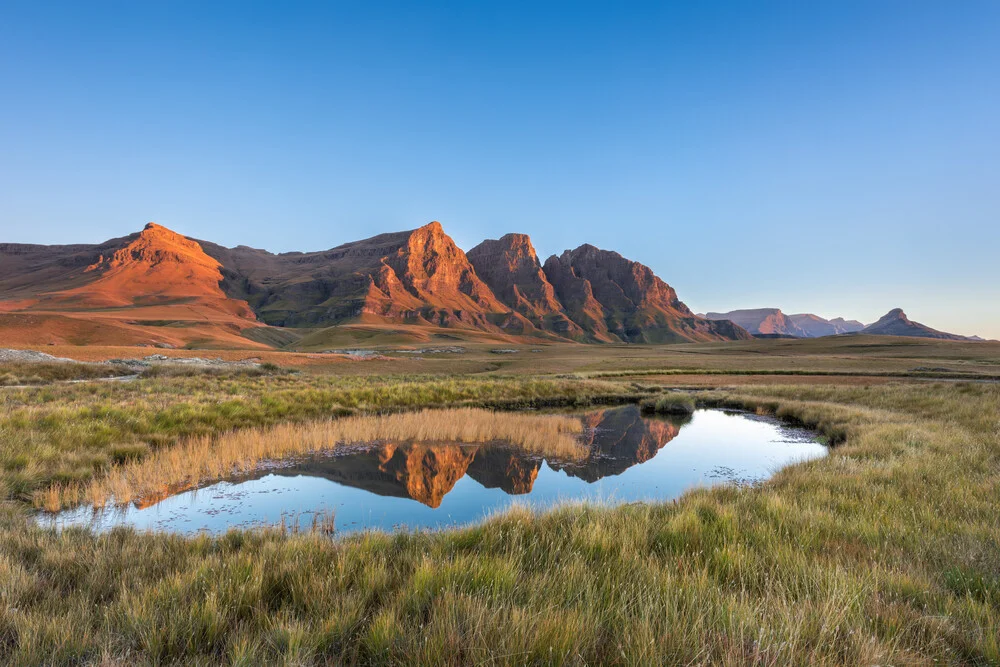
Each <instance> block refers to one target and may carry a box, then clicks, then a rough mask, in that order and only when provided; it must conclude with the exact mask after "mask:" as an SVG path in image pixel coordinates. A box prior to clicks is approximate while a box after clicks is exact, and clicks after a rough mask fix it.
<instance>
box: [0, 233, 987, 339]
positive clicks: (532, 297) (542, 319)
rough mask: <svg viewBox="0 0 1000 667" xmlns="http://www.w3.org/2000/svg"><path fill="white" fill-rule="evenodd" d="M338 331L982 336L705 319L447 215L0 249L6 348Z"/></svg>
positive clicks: (625, 281)
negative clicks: (343, 230)
mask: <svg viewBox="0 0 1000 667" xmlns="http://www.w3.org/2000/svg"><path fill="white" fill-rule="evenodd" d="M345 331H346V332H348V334H349V335H348V338H347V339H348V340H367V341H371V340H376V339H378V336H380V335H381V336H383V339H384V337H385V336H387V335H389V336H394V337H395V338H394V339H393V340H400V341H410V340H432V339H439V340H454V339H456V338H463V339H465V338H469V339H476V340H484V341H493V342H501V341H502V342H514V341H523V340H528V339H530V340H536V341H574V342H579V343H678V342H710V341H733V340H749V339H751V338H753V337H765V338H766V337H779V338H780V337H795V338H814V337H818V336H829V335H837V334H852V333H866V334H873V335H893V336H917V337H923V338H936V339H942V340H975V339H974V338H966V337H963V336H957V335H955V334H948V333H944V332H941V331H937V330H935V329H931V328H930V327H927V326H925V325H922V324H919V323H917V322H913V321H911V320H909V319H908V318H907V317H906V315H905V313H903V311H902V310H900V309H896V310H893V311H891V312H890V313H888V314H887V315H886V316H885V317H883V318H881V319H880V320H879V321H878V322H875V323H874V324H871V325H869V326H867V327H866V326H865V325H863V324H862V323H861V322H858V321H856V320H845V319H844V318H839V317H838V318H835V319H832V320H827V319H824V318H822V317H819V316H817V315H812V314H795V315H785V314H784V313H783V312H782V311H781V310H780V309H778V308H759V309H754V310H736V311H731V312H728V313H714V312H710V313H707V314H706V315H704V316H701V315H696V314H695V313H693V312H692V311H691V310H690V309H689V308H688V307H687V306H686V305H685V304H684V303H683V302H682V301H681V300H680V299H679V298H678V296H677V293H676V292H675V291H674V289H673V288H672V287H670V285H668V284H667V283H665V282H664V281H663V280H661V279H660V278H659V277H658V276H656V275H655V274H654V273H653V271H652V270H651V269H650V268H649V267H647V266H644V265H643V264H640V263H639V262H635V261H632V260H629V259H627V258H625V257H622V256H621V255H619V254H618V253H616V252H612V251H609V250H602V249H600V248H597V247H595V246H592V245H589V244H584V245H581V246H580V247H578V248H576V249H574V250H566V251H564V252H563V253H562V254H560V255H552V256H551V257H549V258H548V259H546V260H545V262H544V263H543V262H541V261H540V260H539V258H538V255H537V253H536V252H535V249H534V247H533V246H532V244H531V239H530V238H529V237H528V236H527V235H525V234H507V235H505V236H502V237H500V238H499V239H491V240H486V241H483V242H482V243H480V244H479V245H477V246H476V247H474V248H472V249H471V250H469V252H468V253H465V252H463V251H462V249H461V248H459V247H458V246H457V245H456V244H455V242H454V241H453V240H452V239H451V237H450V236H448V235H447V234H446V233H445V231H444V229H443V228H442V226H441V224H440V223H438V222H431V223H429V224H426V225H424V226H422V227H419V228H417V229H414V230H410V231H405V232H395V233H390V234H380V235H378V236H373V237H371V238H368V239H364V240H361V241H353V242H351V243H345V244H343V245H340V246H337V247H335V248H331V249H330V250H324V251H320V252H305V253H304V252H286V253H280V254H275V253H271V252H268V251H266V250H260V249H256V248H250V247H248V246H237V247H235V248H227V247H224V246H221V245H218V244H215V243H211V242H209V241H202V240H197V239H192V238H188V237H185V236H182V235H180V234H177V233H176V232H173V231H171V230H169V229H167V228H166V227H163V226H161V225H157V224H155V223H149V224H147V225H146V226H145V227H144V228H143V229H142V230H141V231H139V232H136V233H134V234H130V235H128V236H125V237H121V238H117V239H111V240H109V241H105V242H104V243H99V244H93V245H86V244H77V245H51V246H46V245H30V244H13V243H8V244H0V342H3V343H4V344H8V345H18V344H20V345H39V344H45V343H51V344H57V343H62V344H77V345H79V344H101V345H152V346H161V347H179V346H187V347H260V348H271V347H289V346H292V347H297V348H299V349H316V348H322V347H324V346H327V343H328V342H329V341H330V340H334V339H337V338H336V337H337V336H340V335H342V334H343V332H345ZM350 336H354V338H351V337H350Z"/></svg>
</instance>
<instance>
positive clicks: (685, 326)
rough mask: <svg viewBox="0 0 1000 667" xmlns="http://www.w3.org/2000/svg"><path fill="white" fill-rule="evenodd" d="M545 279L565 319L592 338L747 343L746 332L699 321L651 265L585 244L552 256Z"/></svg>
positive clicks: (723, 325)
mask: <svg viewBox="0 0 1000 667" xmlns="http://www.w3.org/2000/svg"><path fill="white" fill-rule="evenodd" d="M544 271H545V276H546V278H548V281H549V282H550V283H551V284H552V286H553V287H554V288H555V293H556V297H557V298H558V299H559V300H560V301H561V302H562V304H563V306H564V307H565V309H566V314H567V316H568V317H569V318H570V319H571V320H573V321H574V322H576V323H577V324H578V325H579V326H580V327H581V328H582V329H583V330H584V331H586V332H587V334H588V335H589V336H591V337H592V338H593V339H594V340H598V341H606V342H610V341H624V342H628V343H670V342H680V341H711V340H745V339H748V338H749V337H750V334H748V333H747V332H746V331H745V330H744V329H742V328H740V327H739V326H737V325H735V324H733V323H732V322H727V321H719V322H716V321H712V320H707V319H704V318H701V317H698V316H697V315H695V314H694V313H692V312H691V310H690V309H689V308H688V307H687V306H686V305H684V304H683V303H682V302H681V301H680V300H679V299H678V298H677V293H676V292H675V291H674V290H673V288H672V287H670V285H668V284H666V283H665V282H663V281H662V280H660V278H658V277H657V276H656V275H655V274H654V273H653V272H652V270H650V268H649V267H647V266H645V265H643V264H640V263H638V262H633V261H631V260H628V259H626V258H624V257H622V256H621V255H619V254H618V253H616V252H611V251H608V250H601V249H600V248H595V247H594V246H592V245H582V246H580V247H579V248H577V249H576V250H567V251H565V252H563V254H562V255H560V256H558V257H557V256H555V255H553V256H552V257H549V259H548V260H546V262H545V266H544Z"/></svg>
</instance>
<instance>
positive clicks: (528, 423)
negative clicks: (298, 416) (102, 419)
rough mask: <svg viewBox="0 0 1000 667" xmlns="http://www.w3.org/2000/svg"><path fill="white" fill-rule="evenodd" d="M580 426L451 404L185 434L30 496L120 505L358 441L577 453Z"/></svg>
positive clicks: (51, 503)
mask: <svg viewBox="0 0 1000 667" xmlns="http://www.w3.org/2000/svg"><path fill="white" fill-rule="evenodd" d="M582 428H583V427H582V425H581V423H580V420H579V419H575V418H572V417H568V416H559V415H525V414H517V413H503V412H492V411H489V410H482V409H478V408H453V409H445V410H421V411H419V412H401V413H396V414H389V415H361V416H353V417H345V418H342V419H327V420H322V421H313V422H307V423H299V424H295V423H292V424H280V425H278V426H272V427H268V428H262V429H244V430H239V431H233V432H230V433H225V434H223V435H221V436H217V437H213V436H198V437H193V438H189V439H187V440H184V441H182V442H181V443H179V444H178V445H176V446H173V447H167V448H163V449H160V450H158V451H156V452H154V453H153V454H151V455H149V456H147V457H145V458H142V459H132V460H126V462H125V463H123V464H121V465H117V466H114V467H112V468H111V469H110V470H109V472H108V473H107V474H106V475H104V476H102V477H99V478H95V479H93V480H91V481H90V482H88V483H86V484H79V483H70V484H56V485H52V486H50V487H48V488H46V489H44V490H42V491H40V492H38V493H36V494H35V505H36V506H39V507H43V508H45V509H47V510H49V511H56V510H59V509H61V508H63V507H67V506H70V505H75V504H79V503H87V504H92V505H94V506H95V507H103V506H104V505H106V504H107V503H109V502H113V503H114V504H117V505H122V504H127V503H130V502H132V501H137V500H142V499H146V498H149V497H151V496H164V495H170V494H171V493H175V492H177V491H180V490H183V489H190V488H195V487H198V486H200V485H202V484H204V483H206V482H210V481H215V480H219V479H224V478H226V477H229V476H232V475H235V474H240V473H247V472H250V471H252V470H253V469H255V468H256V467H258V466H259V465H260V464H261V463H262V462H263V461H267V460H273V459H278V458H283V457H289V456H295V455H301V454H306V453H309V452H315V451H319V450H324V449H332V448H334V447H339V446H345V445H354V444H359V443H372V442H385V441H418V442H453V443H461V444H472V443H487V442H504V443H507V444H509V445H511V446H514V447H517V448H519V449H521V450H522V451H526V452H531V453H535V454H545V455H549V456H555V457H559V458H579V457H582V456H585V455H586V453H587V452H586V448H585V446H584V445H583V444H581V443H580V442H579V440H578V438H577V437H576V436H577V434H579V433H580V432H581V431H582Z"/></svg>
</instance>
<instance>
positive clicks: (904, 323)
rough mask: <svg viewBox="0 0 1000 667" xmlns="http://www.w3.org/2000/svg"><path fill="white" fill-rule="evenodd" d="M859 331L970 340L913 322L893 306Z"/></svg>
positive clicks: (878, 334) (887, 334)
mask: <svg viewBox="0 0 1000 667" xmlns="http://www.w3.org/2000/svg"><path fill="white" fill-rule="evenodd" d="M861 333H864V334H871V335H876V336H912V337H915V338H936V339H939V340H964V341H968V340H972V339H970V338H968V337H966V336H959V335H958V334H950V333H945V332H944V331H938V330H937V329H931V328H930V327H929V326H926V325H924V324H920V323H919V322H914V321H913V320H911V319H910V318H908V317H907V316H906V313H904V312H903V309H902V308H894V309H893V310H890V311H889V312H888V313H886V314H885V315H883V316H882V317H881V318H880V319H879V320H878V321H877V322H875V323H873V324H869V325H868V326H866V327H865V328H864V329H862V330H861Z"/></svg>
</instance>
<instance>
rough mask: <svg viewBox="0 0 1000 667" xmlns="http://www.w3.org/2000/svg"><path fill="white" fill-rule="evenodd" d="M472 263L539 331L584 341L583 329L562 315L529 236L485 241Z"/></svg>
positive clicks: (473, 252)
mask: <svg viewBox="0 0 1000 667" xmlns="http://www.w3.org/2000/svg"><path fill="white" fill-rule="evenodd" d="M468 258H469V261H470V262H471V263H472V266H473V267H474V268H475V270H476V273H477V274H478V275H479V277H480V278H482V280H483V282H485V283H486V284H487V285H488V286H489V287H490V289H492V290H493V293H494V294H495V295H496V297H497V298H498V299H499V300H500V301H501V302H503V303H504V305H506V306H507V307H508V308H510V309H511V310H513V311H515V312H517V313H519V314H521V315H523V316H524V317H525V318H526V319H527V320H528V321H530V322H531V323H532V325H534V326H535V327H536V328H538V329H542V330H546V331H551V332H553V333H555V334H557V335H560V336H565V337H568V338H583V337H584V336H585V334H584V331H583V329H581V328H580V327H579V326H578V325H577V324H576V323H574V322H573V321H572V320H570V319H569V318H568V317H567V316H566V315H565V313H563V305H562V303H560V302H559V299H557V298H556V293H555V288H554V287H552V284H551V283H549V281H548V279H547V278H546V277H545V273H544V272H543V271H542V265H541V263H539V261H538V255H537V254H536V253H535V248H534V247H533V246H532V245H531V239H530V238H528V235H527V234H506V235H505V236H502V237H500V238H499V239H495V240H486V241H483V242H482V243H480V244H479V245H477V246H476V247H475V248H473V249H472V250H470V251H469V253H468Z"/></svg>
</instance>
